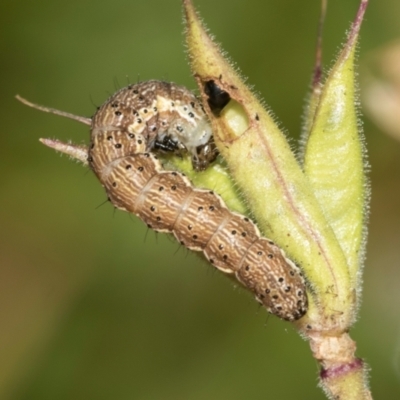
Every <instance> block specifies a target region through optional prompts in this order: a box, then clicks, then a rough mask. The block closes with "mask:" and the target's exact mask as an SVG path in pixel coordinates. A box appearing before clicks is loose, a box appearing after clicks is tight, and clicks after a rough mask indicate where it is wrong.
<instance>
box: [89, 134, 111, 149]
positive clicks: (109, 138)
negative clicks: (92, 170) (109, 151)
mask: <svg viewBox="0 0 400 400" xmlns="http://www.w3.org/2000/svg"><path fill="white" fill-rule="evenodd" d="M112 139H113V137H112V136H107V140H112ZM93 147H94V143H93Z"/></svg>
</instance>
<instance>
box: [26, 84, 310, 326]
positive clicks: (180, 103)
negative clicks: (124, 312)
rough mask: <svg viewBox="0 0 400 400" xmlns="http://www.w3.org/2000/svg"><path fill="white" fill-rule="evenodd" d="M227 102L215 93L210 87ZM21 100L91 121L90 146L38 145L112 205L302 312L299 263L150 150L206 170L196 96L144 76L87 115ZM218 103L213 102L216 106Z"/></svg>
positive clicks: (209, 142) (212, 153)
mask: <svg viewBox="0 0 400 400" xmlns="http://www.w3.org/2000/svg"><path fill="white" fill-rule="evenodd" d="M210 88H211V89H212V90H211V94H212V93H216V94H217V95H218V96H219V98H222V100H223V101H222V103H223V102H225V100H226V98H225V96H224V95H223V93H222V95H221V91H218V90H217V89H216V88H214V87H212V86H210ZM19 99H20V100H21V101H23V102H24V103H26V104H27V105H30V106H33V107H36V108H39V109H41V110H43V111H49V112H53V113H56V114H58V115H63V116H67V117H69V118H73V119H75V120H78V121H80V122H83V123H85V124H90V126H91V134H90V144H89V148H85V147H82V146H73V145H68V144H64V143H61V142H58V141H51V140H49V139H43V140H42V141H43V143H45V144H46V145H48V146H50V147H53V148H56V149H57V150H60V151H63V152H65V153H67V154H70V155H71V156H73V157H74V158H77V159H79V160H81V161H83V162H85V163H87V164H89V166H90V168H91V169H92V170H93V171H94V173H95V174H96V176H97V177H98V179H99V181H100V182H101V184H102V185H103V186H104V188H105V190H106V193H107V196H108V198H109V200H110V201H111V203H112V204H113V205H114V206H115V207H116V208H118V209H121V210H124V211H127V212H130V213H133V214H135V215H137V216H138V217H139V218H140V219H142V221H143V222H145V223H146V224H147V225H148V226H149V227H150V228H152V229H154V230H155V231H158V232H167V233H171V234H173V235H174V236H175V238H176V239H177V240H178V241H179V242H180V243H181V244H182V245H184V246H185V247H187V248H188V249H190V250H194V251H201V252H203V253H204V255H205V257H206V258H207V259H208V260H209V262H210V263H211V264H212V265H214V266H215V267H216V268H218V269H219V270H221V271H222V272H224V273H228V274H234V275H235V276H236V278H237V279H238V280H239V281H240V282H241V283H242V284H243V285H244V286H245V287H246V288H248V289H249V290H251V291H252V292H253V293H254V294H255V297H256V299H257V300H258V301H259V302H260V303H261V304H262V305H264V306H265V307H266V309H267V310H268V311H269V312H270V313H272V314H274V315H276V316H278V317H279V318H282V319H285V320H289V321H293V320H297V319H299V318H301V317H302V316H303V315H304V314H305V313H306V311H307V306H308V300H307V294H306V287H305V282H304V278H303V276H302V273H301V271H300V269H299V268H298V267H297V266H296V265H295V264H294V263H293V262H292V261H291V260H289V259H288V258H287V257H286V256H285V254H284V252H283V251H282V250H281V249H280V248H279V247H278V246H277V245H275V244H274V243H273V242H272V241H271V240H269V239H267V238H264V237H262V236H261V235H260V232H259V230H258V228H257V226H256V225H255V224H254V223H253V222H252V221H251V220H250V219H248V218H247V217H245V216H243V215H240V214H238V213H235V212H232V211H230V210H229V209H228V208H227V207H226V205H225V203H224V202H223V200H222V199H221V197H220V196H219V195H218V194H216V193H214V192H213V191H210V190H205V189H199V188H196V187H194V186H193V185H192V183H191V182H190V180H189V179H188V178H187V177H186V176H185V175H184V174H182V173H180V172H177V171H167V170H164V169H163V166H162V164H161V162H160V161H159V160H158V158H157V155H156V153H157V152H160V151H163V152H173V153H178V154H179V153H188V154H190V156H191V158H192V164H193V167H194V168H195V169H197V170H201V169H205V168H207V167H208V165H209V164H210V163H211V162H212V161H213V160H214V159H215V157H216V155H217V151H216V148H215V146H214V142H213V138H212V132H211V127H210V124H209V122H208V119H207V116H206V114H205V112H204V110H203V107H202V105H201V103H200V102H199V100H198V99H197V98H196V97H195V96H194V95H193V93H192V92H190V91H189V90H188V89H186V88H184V87H181V86H178V85H176V84H174V83H167V82H161V81H147V82H142V83H138V84H135V85H129V86H128V87H126V88H123V89H121V90H119V91H118V92H116V93H115V94H114V95H112V96H111V97H110V98H109V99H108V100H107V101H106V102H105V103H104V104H103V105H102V106H101V107H99V109H98V110H97V112H96V113H95V115H94V116H93V117H92V118H90V119H89V118H84V117H77V116H73V115H71V114H67V113H63V112H61V111H57V110H53V109H47V108H45V107H41V106H35V105H33V104H32V103H29V102H27V101H26V100H24V99H22V98H19ZM228 101H229V99H228ZM222 103H221V102H218V106H220V105H222Z"/></svg>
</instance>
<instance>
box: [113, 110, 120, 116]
mask: <svg viewBox="0 0 400 400" xmlns="http://www.w3.org/2000/svg"><path fill="white" fill-rule="evenodd" d="M114 114H115V115H116V116H118V117H119V116H120V115H122V112H121V111H115V113H114Z"/></svg>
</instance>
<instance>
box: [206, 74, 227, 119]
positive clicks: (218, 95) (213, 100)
mask: <svg viewBox="0 0 400 400" xmlns="http://www.w3.org/2000/svg"><path fill="white" fill-rule="evenodd" d="M204 92H205V93H206V95H207V96H208V99H207V103H208V105H209V106H210V109H211V111H212V112H213V114H214V115H215V116H219V114H220V113H221V111H222V110H223V108H224V107H225V106H226V105H227V104H228V103H229V100H230V99H231V97H230V96H229V94H228V93H227V92H225V91H224V90H222V89H221V88H220V87H218V86H217V84H216V83H215V82H214V81H213V80H211V81H208V82H206V83H205V85H204Z"/></svg>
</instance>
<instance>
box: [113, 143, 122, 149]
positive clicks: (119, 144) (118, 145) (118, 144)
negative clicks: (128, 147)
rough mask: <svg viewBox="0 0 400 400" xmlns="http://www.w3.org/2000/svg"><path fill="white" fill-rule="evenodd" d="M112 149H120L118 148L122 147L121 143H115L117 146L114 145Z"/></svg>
mask: <svg viewBox="0 0 400 400" xmlns="http://www.w3.org/2000/svg"><path fill="white" fill-rule="evenodd" d="M114 147H115V148H116V149H120V148H121V147H122V144H121V143H117V144H115V145H114Z"/></svg>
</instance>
